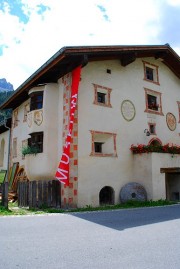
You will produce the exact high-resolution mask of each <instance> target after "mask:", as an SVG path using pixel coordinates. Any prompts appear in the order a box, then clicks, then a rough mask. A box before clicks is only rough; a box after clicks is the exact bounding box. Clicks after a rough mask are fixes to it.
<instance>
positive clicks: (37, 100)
mask: <svg viewBox="0 0 180 269" xmlns="http://www.w3.org/2000/svg"><path fill="white" fill-rule="evenodd" d="M30 97H31V103H30V111H32V110H36V109H41V108H42V107H43V91H38V92H32V93H31V94H30Z"/></svg>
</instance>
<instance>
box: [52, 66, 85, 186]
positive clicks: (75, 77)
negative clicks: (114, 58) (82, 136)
mask: <svg viewBox="0 0 180 269" xmlns="http://www.w3.org/2000/svg"><path fill="white" fill-rule="evenodd" d="M80 74H81V67H80V66H79V67H77V68H76V69H74V70H73V71H72V85H71V101H70V121H69V130H68V134H67V136H66V141H65V146H64V148H63V154H62V157H61V161H60V163H59V166H58V169H57V171H56V175H55V177H56V178H57V179H58V180H59V181H60V182H61V183H63V184H65V185H66V186H69V159H70V145H71V136H72V130H73V124H74V113H75V109H76V104H77V97H78V87H79V81H80Z"/></svg>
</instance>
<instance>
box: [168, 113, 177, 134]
mask: <svg viewBox="0 0 180 269" xmlns="http://www.w3.org/2000/svg"><path fill="white" fill-rule="evenodd" d="M166 123H167V126H168V128H169V130H171V131H174V130H175V129H176V117H175V116H174V115H173V114H172V113H170V112H168V113H167V114H166Z"/></svg>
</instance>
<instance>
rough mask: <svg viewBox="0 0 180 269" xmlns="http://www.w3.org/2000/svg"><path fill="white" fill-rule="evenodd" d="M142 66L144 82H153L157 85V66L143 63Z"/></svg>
mask: <svg viewBox="0 0 180 269" xmlns="http://www.w3.org/2000/svg"><path fill="white" fill-rule="evenodd" d="M143 65H144V80H146V81H149V82H153V83H155V84H158V85H159V74H158V66H157V65H154V64H150V63H148V62H145V61H143Z"/></svg>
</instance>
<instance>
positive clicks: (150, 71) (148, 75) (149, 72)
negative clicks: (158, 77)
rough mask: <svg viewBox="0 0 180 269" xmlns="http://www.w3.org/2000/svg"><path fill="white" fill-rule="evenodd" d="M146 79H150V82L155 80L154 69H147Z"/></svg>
mask: <svg viewBox="0 0 180 269" xmlns="http://www.w3.org/2000/svg"><path fill="white" fill-rule="evenodd" d="M146 79H149V80H152V81H153V80H154V78H153V69H152V68H149V67H146Z"/></svg>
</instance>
